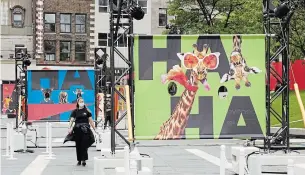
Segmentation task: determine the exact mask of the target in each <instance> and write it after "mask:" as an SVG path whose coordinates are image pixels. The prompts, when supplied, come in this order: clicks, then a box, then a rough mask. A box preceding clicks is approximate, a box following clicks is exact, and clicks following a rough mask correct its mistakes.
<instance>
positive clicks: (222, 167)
mask: <svg viewBox="0 0 305 175" xmlns="http://www.w3.org/2000/svg"><path fill="white" fill-rule="evenodd" d="M226 162H227V160H226V147H225V146H224V145H221V146H220V166H219V167H220V175H225V173H226Z"/></svg>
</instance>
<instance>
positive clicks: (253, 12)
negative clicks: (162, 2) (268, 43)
mask: <svg viewBox="0 0 305 175" xmlns="http://www.w3.org/2000/svg"><path fill="white" fill-rule="evenodd" d="M168 13H169V15H173V16H175V17H176V18H175V19H174V20H173V21H171V23H172V24H173V25H175V26H177V27H180V28H181V30H182V31H183V33H184V34H202V33H204V34H235V33H238V34H263V33H264V29H263V14H262V13H263V4H262V2H261V1H256V0H255V1H249V0H197V2H196V1H194V0H173V1H171V2H170V3H169V9H168ZM304 16H305V10H304V7H303V8H301V7H299V8H298V9H297V10H296V12H295V14H294V16H293V18H292V20H291V31H292V32H291V35H290V43H291V45H290V49H291V51H292V54H293V55H292V57H293V58H296V59H298V58H303V57H304V56H305V52H304V51H305V32H304V31H305V18H304ZM278 44H279V43H274V44H273V45H274V46H273V47H276V45H278Z"/></svg>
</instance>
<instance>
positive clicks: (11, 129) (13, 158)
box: [7, 122, 17, 160]
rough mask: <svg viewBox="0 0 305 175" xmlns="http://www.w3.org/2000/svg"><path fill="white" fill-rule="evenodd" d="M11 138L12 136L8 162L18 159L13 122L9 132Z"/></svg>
mask: <svg viewBox="0 0 305 175" xmlns="http://www.w3.org/2000/svg"><path fill="white" fill-rule="evenodd" d="M9 136H10V157H9V158H7V159H8V160H16V159H17V158H15V157H14V151H15V150H14V125H13V122H12V124H11V125H10V130H9Z"/></svg>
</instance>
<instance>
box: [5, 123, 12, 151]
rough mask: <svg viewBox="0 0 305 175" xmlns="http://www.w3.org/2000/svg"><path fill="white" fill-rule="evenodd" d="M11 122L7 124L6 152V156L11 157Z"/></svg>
mask: <svg viewBox="0 0 305 175" xmlns="http://www.w3.org/2000/svg"><path fill="white" fill-rule="evenodd" d="M10 129H11V127H10V123H7V124H6V152H5V155H3V156H5V157H9V156H10V142H11V141H10V137H11V136H10Z"/></svg>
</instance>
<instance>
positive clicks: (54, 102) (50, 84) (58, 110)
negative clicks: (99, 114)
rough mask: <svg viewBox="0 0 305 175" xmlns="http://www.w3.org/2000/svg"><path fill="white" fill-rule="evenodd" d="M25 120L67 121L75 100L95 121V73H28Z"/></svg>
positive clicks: (38, 71)
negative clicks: (81, 99)
mask: <svg viewBox="0 0 305 175" xmlns="http://www.w3.org/2000/svg"><path fill="white" fill-rule="evenodd" d="M27 97H28V98H27V99H28V120H55V121H68V120H69V117H70V114H71V112H72V110H74V109H75V108H76V100H77V98H78V97H82V98H84V101H85V104H86V106H87V107H88V109H89V110H90V111H91V112H92V116H93V117H95V105H94V100H95V82H94V70H28V71H27Z"/></svg>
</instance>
